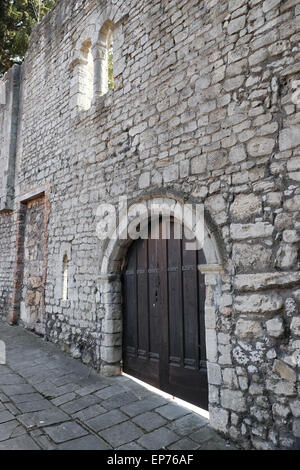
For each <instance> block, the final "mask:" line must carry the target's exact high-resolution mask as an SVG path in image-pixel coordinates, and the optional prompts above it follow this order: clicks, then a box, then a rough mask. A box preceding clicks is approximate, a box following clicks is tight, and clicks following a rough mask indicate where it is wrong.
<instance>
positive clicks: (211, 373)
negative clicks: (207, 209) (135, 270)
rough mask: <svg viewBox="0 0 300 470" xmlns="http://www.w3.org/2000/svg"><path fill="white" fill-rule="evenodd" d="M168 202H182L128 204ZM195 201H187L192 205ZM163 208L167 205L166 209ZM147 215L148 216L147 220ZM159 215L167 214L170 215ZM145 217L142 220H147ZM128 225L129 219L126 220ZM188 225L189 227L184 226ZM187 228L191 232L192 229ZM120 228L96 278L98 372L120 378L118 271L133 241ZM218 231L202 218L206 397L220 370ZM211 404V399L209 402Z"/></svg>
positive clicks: (220, 263)
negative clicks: (99, 328) (99, 327)
mask: <svg viewBox="0 0 300 470" xmlns="http://www.w3.org/2000/svg"><path fill="white" fill-rule="evenodd" d="M166 198H167V199H168V204H169V206H170V207H171V208H173V209H175V206H176V204H178V203H179V204H183V203H186V202H189V201H185V200H184V199H182V198H181V197H178V196H177V195H174V194H171V195H170V194H169V193H168V194H167V195H156V196H155V195H154V196H153V195H150V196H146V197H144V198H143V199H140V200H138V201H134V202H133V203H132V204H130V205H129V207H131V206H132V205H134V204H137V203H140V202H143V203H145V202H146V203H147V204H149V202H150V201H151V203H152V204H153V202H157V203H159V202H160V201H161V200H162V199H164V201H165V200H166ZM192 202H194V203H195V201H190V203H192ZM165 207H166V206H165ZM149 215H150V212H149V213H148V214H147V216H146V217H147V218H149ZM162 215H169V212H167V213H166V214H164V213H163V212H162ZM146 217H145V218H146ZM128 223H130V220H129V221H128ZM186 225H187V226H188V224H186ZM188 228H189V229H190V230H192V227H189V226H188ZM118 229H120V232H119V237H116V238H115V239H111V240H109V241H108V242H107V244H106V247H105V249H104V250H103V251H102V264H101V271H100V276H99V282H98V285H99V290H100V293H101V306H102V309H103V311H104V319H103V323H102V335H101V336H102V338H101V344H100V345H99V346H100V359H101V371H102V373H104V374H105V375H119V374H120V371H121V360H122V328H123V304H122V280H121V272H122V267H123V265H124V262H125V259H126V254H127V251H128V248H129V246H130V245H131V243H132V240H128V239H127V240H124V239H122V236H121V235H122V233H123V231H124V230H125V229H127V226H126V227H125V226H123V227H122V223H121V224H120V226H119V227H118ZM220 244H221V245H222V241H220V238H219V236H218V232H217V230H216V229H214V227H212V223H211V221H210V217H209V215H208V214H206V215H205V239H204V246H203V251H204V254H205V258H206V262H207V264H205V265H200V266H198V269H199V270H200V272H201V273H202V274H203V275H204V276H205V285H206V301H205V328H206V349H207V366H208V367H207V368H208V386H209V397H210V393H211V386H214V385H215V384H216V382H215V376H216V370H219V369H220V368H219V366H218V365H217V361H218V348H217V334H216V321H217V311H218V303H219V298H220V296H221V291H222V282H223V273H224V269H223V266H224V259H225V256H224V254H223V253H224V249H223V247H222V246H220ZM209 401H210V400H209Z"/></svg>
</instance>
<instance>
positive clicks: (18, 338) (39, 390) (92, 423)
mask: <svg viewBox="0 0 300 470" xmlns="http://www.w3.org/2000/svg"><path fill="white" fill-rule="evenodd" d="M0 339H1V340H2V341H5V343H6V347H7V364H6V365H2V366H1V365H0V450H4V449H9V450H33V449H36V450H38V449H46V450H51V449H62V450H64V449H66V450H75V449H76V450H78V449H79V450H88V449H89V450H109V449H118V450H141V449H150V450H158V449H174V450H196V449H214V450H223V449H233V447H232V446H230V445H229V444H228V443H226V441H224V440H223V439H221V438H220V437H219V436H218V435H217V434H216V433H215V432H214V431H212V429H210V428H209V426H208V421H207V420H206V419H204V418H202V417H201V416H199V415H197V414H195V413H191V412H190V411H189V410H187V409H185V408H183V407H181V406H178V405H176V404H174V403H172V402H171V401H170V400H167V399H165V398H162V397H161V396H159V395H157V394H155V393H153V392H151V391H149V390H148V389H146V388H145V387H143V386H141V385H139V384H137V383H136V382H135V381H133V380H130V379H128V378H127V377H122V376H121V377H114V378H107V377H103V376H101V375H99V374H97V373H96V372H95V371H94V370H92V369H91V368H89V367H88V366H85V365H84V364H82V363H80V362H78V361H76V360H75V359H72V358H70V357H68V356H66V355H65V353H63V352H61V351H60V350H59V349H58V348H57V347H56V346H55V345H53V344H51V343H48V342H46V341H44V340H43V339H42V338H39V337H37V336H35V335H33V334H32V333H29V332H27V331H25V330H23V329H22V328H20V327H10V326H8V325H7V324H6V323H3V322H0Z"/></svg>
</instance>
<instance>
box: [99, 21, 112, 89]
mask: <svg viewBox="0 0 300 470" xmlns="http://www.w3.org/2000/svg"><path fill="white" fill-rule="evenodd" d="M113 31H114V24H113V22H112V21H106V22H105V23H104V25H103V26H102V28H101V30H100V33H99V38H98V42H97V44H96V46H95V47H96V52H95V96H103V95H105V94H106V93H107V92H108V90H113V89H114V54H113Z"/></svg>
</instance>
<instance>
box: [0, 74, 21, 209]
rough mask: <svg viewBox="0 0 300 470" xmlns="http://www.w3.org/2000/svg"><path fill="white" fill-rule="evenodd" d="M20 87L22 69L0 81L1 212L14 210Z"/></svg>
mask: <svg viewBox="0 0 300 470" xmlns="http://www.w3.org/2000/svg"><path fill="white" fill-rule="evenodd" d="M19 87H20V68H19V67H18V66H14V67H13V68H12V69H10V70H9V71H8V72H7V74H6V75H5V77H3V78H2V79H1V81H0V142H1V146H0V161H1V166H0V211H6V210H8V209H12V208H13V198H14V178H15V159H16V146H17V131H18V117H19Z"/></svg>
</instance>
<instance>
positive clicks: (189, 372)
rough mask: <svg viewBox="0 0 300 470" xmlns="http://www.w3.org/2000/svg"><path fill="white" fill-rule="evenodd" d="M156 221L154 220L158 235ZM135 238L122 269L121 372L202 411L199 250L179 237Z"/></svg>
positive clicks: (204, 392) (201, 256) (204, 372)
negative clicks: (189, 245) (192, 248)
mask: <svg viewBox="0 0 300 470" xmlns="http://www.w3.org/2000/svg"><path fill="white" fill-rule="evenodd" d="M162 223H163V222H161V223H160V233H161V227H162ZM174 228H175V223H174V222H171V229H170V239H168V240H163V239H162V238H160V239H158V240H151V239H150V238H149V239H148V240H141V239H140V240H137V241H135V242H134V243H133V244H132V245H131V247H130V249H129V252H128V255H127V262H126V266H125V269H124V276H123V289H124V327H123V331H124V333H123V370H124V372H126V373H127V374H130V375H132V376H134V377H136V378H138V379H140V380H143V381H144V382H147V383H149V384H151V385H154V386H155V387H157V388H159V389H161V390H163V391H165V392H167V393H170V394H172V395H174V396H176V397H178V398H182V399H183V400H186V401H188V402H190V403H193V404H195V405H197V406H200V407H201V408H203V409H208V385H207V366H206V348H205V325H204V304H205V285H204V277H203V275H201V273H200V272H199V270H198V265H199V264H205V262H206V261H205V257H204V253H203V251H202V250H200V251H187V250H186V243H185V241H186V240H185V239H184V238H183V239H182V240H178V239H175V236H174Z"/></svg>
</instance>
